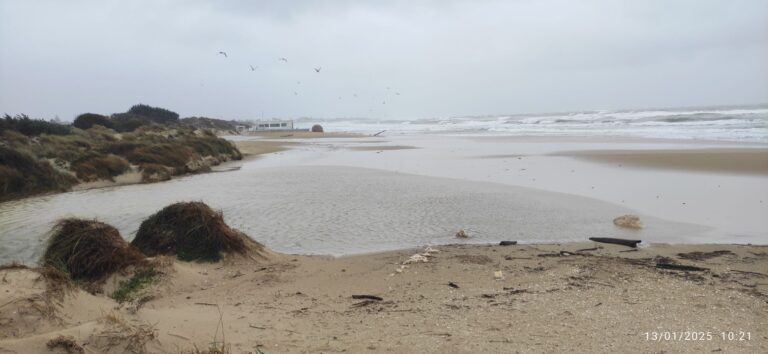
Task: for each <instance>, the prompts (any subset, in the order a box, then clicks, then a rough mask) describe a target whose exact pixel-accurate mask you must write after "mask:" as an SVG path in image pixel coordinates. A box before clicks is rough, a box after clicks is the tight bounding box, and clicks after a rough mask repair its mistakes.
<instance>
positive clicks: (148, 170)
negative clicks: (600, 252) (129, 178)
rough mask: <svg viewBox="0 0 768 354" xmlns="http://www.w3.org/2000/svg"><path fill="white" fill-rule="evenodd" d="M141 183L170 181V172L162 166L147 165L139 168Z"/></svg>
mask: <svg viewBox="0 0 768 354" xmlns="http://www.w3.org/2000/svg"><path fill="white" fill-rule="evenodd" d="M139 170H141V182H142V183H154V182H161V181H167V180H169V179H171V170H169V169H168V167H165V166H163V165H158V164H156V163H147V164H143V165H141V166H139Z"/></svg>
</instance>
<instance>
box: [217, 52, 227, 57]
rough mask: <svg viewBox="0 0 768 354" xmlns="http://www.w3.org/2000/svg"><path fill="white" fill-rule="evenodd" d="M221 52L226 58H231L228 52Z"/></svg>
mask: <svg viewBox="0 0 768 354" xmlns="http://www.w3.org/2000/svg"><path fill="white" fill-rule="evenodd" d="M219 54H221V55H223V56H224V57H225V58H229V56H227V52H219Z"/></svg>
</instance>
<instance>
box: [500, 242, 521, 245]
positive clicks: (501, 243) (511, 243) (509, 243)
mask: <svg viewBox="0 0 768 354" xmlns="http://www.w3.org/2000/svg"><path fill="white" fill-rule="evenodd" d="M516 244H517V241H501V242H499V246H514V245H516Z"/></svg>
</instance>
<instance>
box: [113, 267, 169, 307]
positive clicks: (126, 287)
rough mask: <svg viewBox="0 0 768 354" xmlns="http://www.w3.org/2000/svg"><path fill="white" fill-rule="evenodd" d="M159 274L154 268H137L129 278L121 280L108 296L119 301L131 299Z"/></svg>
mask: <svg viewBox="0 0 768 354" xmlns="http://www.w3.org/2000/svg"><path fill="white" fill-rule="evenodd" d="M159 274H160V273H159V272H158V271H156V270H155V269H154V268H146V269H139V270H137V271H136V272H135V273H133V276H131V277H130V278H129V279H127V280H123V281H121V282H120V283H119V284H118V286H117V289H115V291H113V292H112V295H110V297H112V298H113V299H115V301H117V302H119V303H122V302H126V301H133V300H135V299H136V296H137V294H138V293H139V291H141V290H142V289H144V288H146V287H147V286H149V285H151V284H152V283H154V282H155V281H156V280H157V277H158V275H159Z"/></svg>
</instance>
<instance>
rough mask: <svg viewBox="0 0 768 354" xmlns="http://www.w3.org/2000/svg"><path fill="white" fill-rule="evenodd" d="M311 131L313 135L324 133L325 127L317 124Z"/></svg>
mask: <svg viewBox="0 0 768 354" xmlns="http://www.w3.org/2000/svg"><path fill="white" fill-rule="evenodd" d="M311 131H312V132H313V133H322V132H323V126H322V125H320V124H315V125H313V126H312V129H311Z"/></svg>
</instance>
